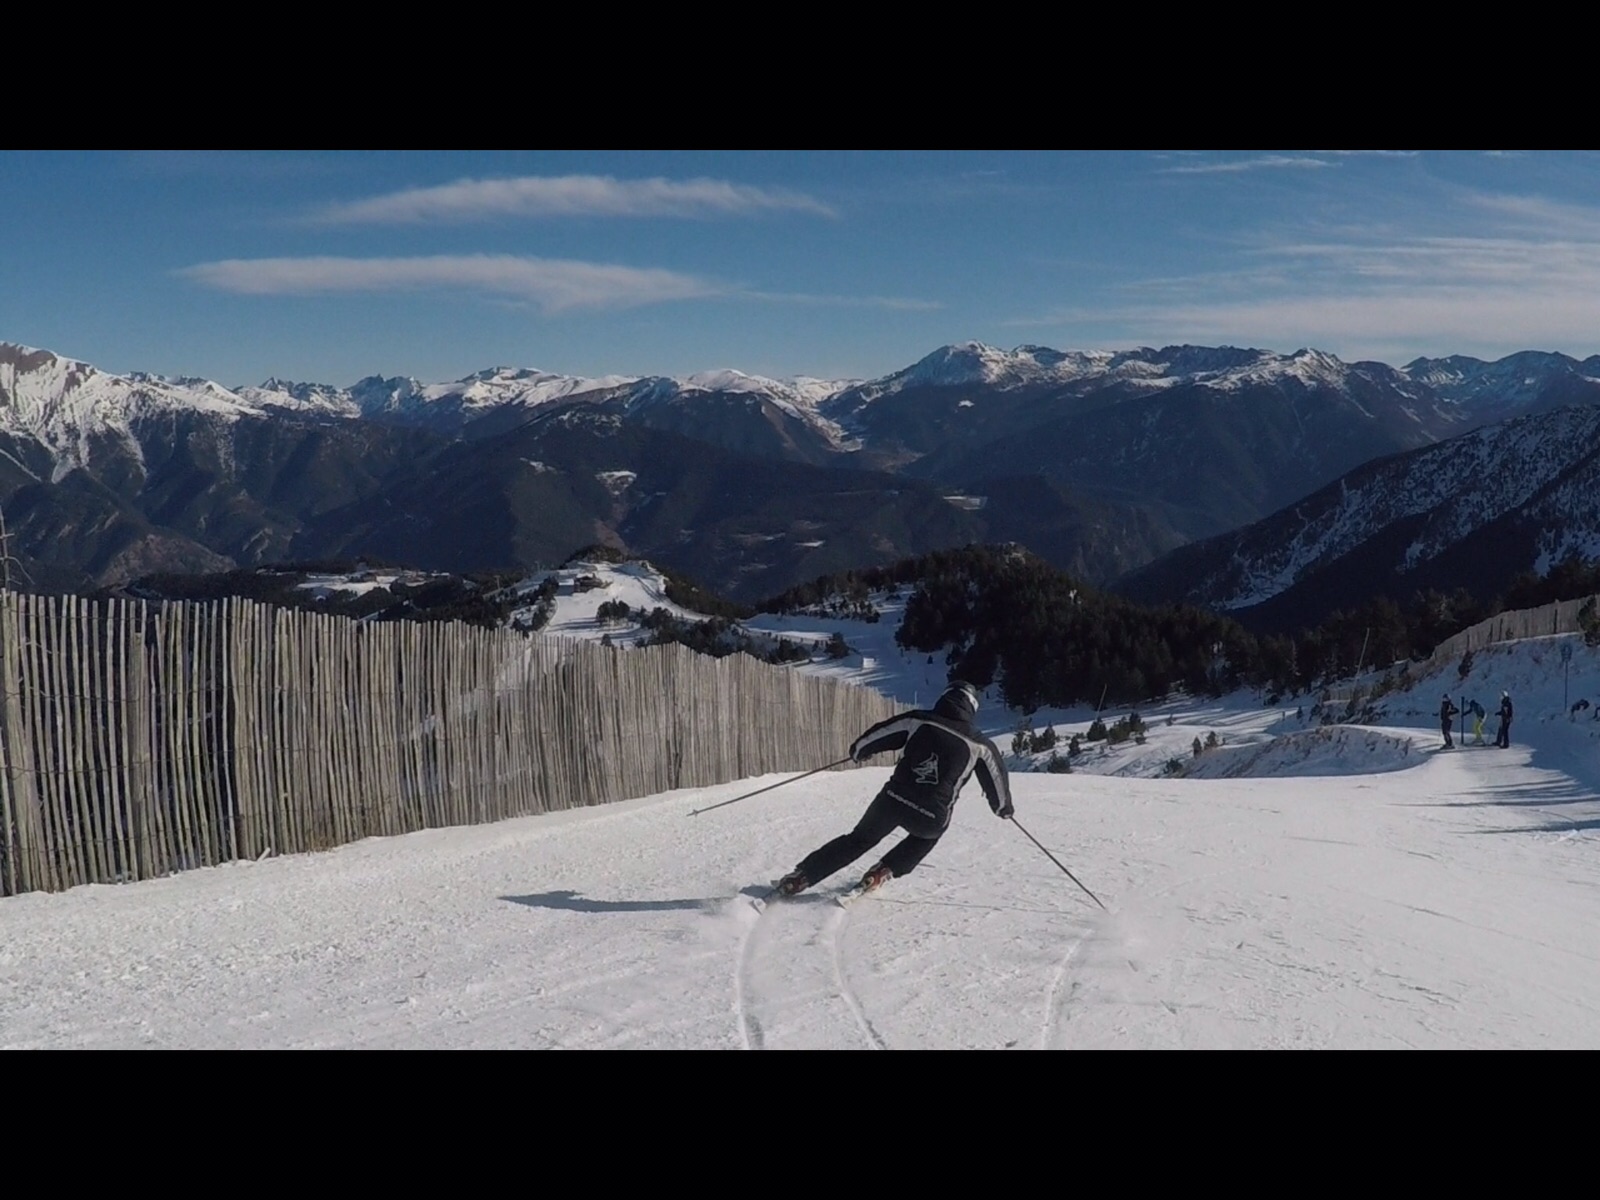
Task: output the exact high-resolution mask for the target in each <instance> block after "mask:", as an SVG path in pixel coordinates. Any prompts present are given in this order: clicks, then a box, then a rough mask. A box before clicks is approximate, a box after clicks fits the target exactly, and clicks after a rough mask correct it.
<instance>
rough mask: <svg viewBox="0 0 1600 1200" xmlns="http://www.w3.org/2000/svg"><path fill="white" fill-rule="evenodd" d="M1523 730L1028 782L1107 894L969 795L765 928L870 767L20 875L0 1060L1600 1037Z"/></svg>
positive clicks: (1563, 781)
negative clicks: (118, 882) (98, 873)
mask: <svg viewBox="0 0 1600 1200" xmlns="http://www.w3.org/2000/svg"><path fill="white" fill-rule="evenodd" d="M1526 665H1527V664H1526V663H1524V667H1526ZM1518 669H1519V670H1520V669H1523V668H1518ZM1589 669H1590V670H1591V672H1592V670H1593V667H1592V664H1591V665H1590V667H1589ZM1534 691H1535V690H1534V689H1533V687H1532V686H1531V680H1530V688H1529V695H1530V696H1531V695H1533V694H1534ZM1211 715H1212V716H1221V715H1225V714H1223V713H1222V712H1220V711H1219V710H1215V709H1214V710H1212V714H1211ZM1231 715H1232V716H1233V717H1234V718H1236V719H1239V720H1240V721H1241V722H1243V720H1244V718H1245V717H1246V716H1247V715H1248V714H1244V713H1241V712H1238V711H1233V712H1232V713H1231ZM1261 715H1262V714H1260V713H1257V718H1259V717H1260V716H1261ZM1530 726H1531V727H1532V728H1537V729H1539V730H1541V731H1542V733H1541V737H1542V738H1543V740H1541V741H1538V742H1536V743H1535V746H1534V748H1533V749H1529V748H1528V746H1527V745H1526V744H1525V743H1520V742H1519V743H1518V744H1516V745H1514V747H1513V749H1512V750H1510V751H1495V752H1490V751H1471V752H1466V753H1461V754H1458V755H1455V756H1451V755H1440V754H1425V753H1421V752H1420V749H1419V750H1415V751H1413V753H1412V754H1411V759H1412V765H1411V766H1410V767H1408V768H1406V769H1403V770H1385V771H1380V772H1376V773H1372V774H1368V775H1361V776H1348V775H1346V776H1338V777H1328V776H1317V775H1310V774H1302V775H1300V776H1298V777H1293V778H1289V779H1286V778H1281V777H1280V778H1273V779H1233V778H1224V779H1132V778H1108V777H1098V776H1092V775H1082V774H1079V775H1072V776H1052V775H1022V776H1018V777H1016V778H1015V780H1014V783H1015V791H1016V797H1017V814H1018V818H1019V819H1020V820H1021V821H1022V823H1023V825H1024V826H1025V827H1026V829H1027V831H1028V833H1030V834H1032V835H1033V836H1034V837H1036V838H1038V839H1039V840H1040V841H1041V842H1042V843H1043V844H1044V845H1045V846H1046V847H1048V848H1049V849H1051V851H1052V852H1053V853H1054V854H1056V855H1057V857H1058V858H1061V859H1062V860H1063V862H1064V863H1065V864H1066V865H1067V866H1068V868H1069V869H1070V870H1071V871H1072V872H1073V874H1074V875H1075V876H1076V877H1077V878H1078V879H1079V880H1080V881H1081V882H1082V884H1083V886H1084V887H1087V888H1088V889H1090V890H1091V891H1093V892H1094V893H1095V895H1096V896H1098V897H1099V898H1100V900H1101V901H1102V902H1103V903H1104V904H1105V905H1106V907H1107V909H1109V912H1102V911H1101V910H1100V909H1099V908H1097V907H1096V906H1095V905H1094V903H1093V901H1091V900H1090V899H1089V897H1088V896H1087V895H1085V893H1084V892H1083V891H1081V890H1080V889H1079V888H1078V886H1077V885H1075V884H1074V883H1073V882H1072V880H1070V879H1068V878H1067V877H1065V876H1064V875H1062V874H1061V873H1060V871H1059V870H1057V868H1056V867H1055V866H1054V865H1053V864H1052V863H1051V862H1050V861H1049V860H1048V859H1047V858H1045V857H1044V855H1042V854H1040V853H1039V852H1038V850H1037V849H1036V848H1035V847H1034V846H1033V844H1032V843H1031V842H1030V841H1029V840H1028V839H1027V838H1026V837H1025V836H1024V835H1023V833H1022V832H1021V830H1019V829H1016V828H1013V827H1010V826H1007V825H1005V824H1003V823H1001V822H999V821H996V820H995V819H994V818H993V816H992V815H990V813H989V812H988V811H987V809H986V808H985V806H984V805H983V804H982V802H981V800H979V799H977V798H976V796H972V797H963V800H962V802H961V804H960V805H958V807H957V810H956V818H955V821H954V823H953V825H952V827H951V830H950V832H949V834H948V835H947V836H946V838H945V839H944V841H943V842H942V843H941V845H940V846H939V847H938V848H937V849H936V850H935V851H934V853H933V854H932V855H931V856H930V857H929V859H928V860H927V861H926V863H925V865H924V867H923V868H922V869H921V870H919V871H917V872H916V873H914V874H912V875H910V876H908V877H906V878H905V879H901V880H895V881H893V882H891V883H890V884H889V885H888V887H886V888H885V889H884V891H883V892H882V893H880V894H879V895H878V896H876V897H872V898H869V899H867V900H865V901H863V902H861V903H860V904H857V905H855V906H854V907H852V908H850V909H842V908H839V907H837V906H835V905H833V904H831V903H830V902H829V901H828V896H829V894H831V891H832V890H833V888H834V887H835V886H843V885H844V884H845V883H847V882H849V880H850V879H851V878H853V875H852V874H851V873H850V872H843V873H841V875H840V876H839V877H837V879H836V880H830V881H828V882H827V884H825V885H824V886H823V887H822V888H820V889H819V890H818V892H817V893H816V894H815V895H807V896H805V897H802V898H801V899H800V900H798V901H796V902H793V903H790V904H785V905H774V906H769V908H768V909H767V911H766V912H765V913H764V914H758V913H757V912H756V910H755V909H754V908H753V907H752V906H751V905H750V904H749V903H748V902H747V900H746V899H745V898H744V894H746V893H749V892H752V891H754V890H756V889H757V887H758V886H759V885H760V884H761V883H762V882H763V881H764V880H767V879H770V878H772V877H774V876H775V875H776V874H778V873H780V872H782V871H783V870H784V869H786V868H787V867H788V866H790V865H791V864H792V863H793V862H794V861H795V860H796V859H798V858H799V857H800V856H802V855H803V854H805V853H806V852H807V851H809V850H810V849H811V848H813V847H814V846H815V845H817V844H819V843H820V842H822V841H824V840H826V839H827V838H830V837H832V836H834V835H835V834H837V833H839V832H842V831H843V830H845V829H847V828H849V827H850V825H851V824H852V823H853V822H854V820H855V819H856V817H857V815H858V814H859V813H860V811H861V810H862V808H863V806H864V805H865V804H866V802H867V800H868V799H869V798H870V796H871V795H872V794H873V792H874V790H875V789H876V788H877V787H878V786H879V784H881V783H882V781H883V780H884V779H885V778H886V777H887V768H886V767H870V768H866V769H862V770H859V771H852V772H846V773H841V774H838V775H831V776H824V777H817V778H813V779H807V780H803V781H800V782H797V783H794V784H792V785H791V786H788V787H783V788H778V789H774V790H772V791H769V792H765V793H763V794H762V795H759V796H755V797H752V798H750V799H748V800H745V801H741V802H740V803H739V804H735V805H729V806H726V807H723V808H720V809H717V810H715V811H713V812H705V813H702V814H700V815H692V813H693V810H695V809H698V808H704V807H706V806H708V805H711V804H715V803H718V802H720V801H723V800H728V799H732V798H734V797H736V796H739V795H741V794H742V793H744V792H748V791H749V790H751V789H753V788H755V787H758V786H762V785H765V784H769V783H776V782H780V781H781V779H782V778H784V777H781V776H775V777H769V778H762V779H752V780H746V781H741V782H739V783H735V784H727V785H723V786H720V787H715V788H707V789H703V790H698V791H684V792H676V793H669V794H665V795H662V796H656V797H646V798H643V799H640V800H637V801H630V802H625V803H622V804H617V805H612V806H608V807H606V808H604V809H591V810H584V811H579V812H571V813H563V814H558V815H551V816H545V817H534V818H527V819H523V820H517V821H510V822H506V823H504V824H501V825H495V826H487V827H476V828H466V829H445V830H433V831H428V832H425V833H419V834H414V835H410V836H407V837H401V838H390V839H370V840H368V841H365V842H362V843H359V844H357V845H353V846H347V847H343V848H340V849H337V850H334V851H331V852H329V853H327V854H319V855H306V856H301V857H294V858H288V859H281V860H269V861H265V862H261V863H253V864H249V865H238V866H228V867H220V868H215V869H208V870H199V871H194V872H190V873H187V874H184V875H181V876H177V877H173V878H171V879H167V880H157V881H151V882H147V883H143V884H139V885H136V886H132V887H123V888H117V887H86V888H79V889H75V890H74V891H72V892H70V893H66V894H62V895H41V894H34V895H25V896H21V897H14V898H10V899H7V900H5V901H4V902H0V1046H4V1047H7V1048H66V1047H72V1048H114V1047H141V1046H142V1047H152V1048H190V1047H193V1048H314V1047H326V1048H472V1049H489V1048H566V1049H598V1048H618V1049H621V1048H639V1049H667V1048H684V1049H701V1048H705V1049H716V1048H721V1049H743V1048H750V1049H802V1048H838V1049H876V1048H892V1049H914V1048H935V1049H960V1048H979V1049H1003V1048H1014V1049H1058V1048H1059V1049H1102V1048H1105V1049H1112V1048H1122V1049H1165V1048H1251V1049H1275V1048H1357V1049H1359V1048H1406V1047H1410V1048H1536V1047H1537V1048H1594V1047H1600V956H1597V955H1596V954H1594V952H1593V951H1592V949H1590V947H1591V946H1592V943H1593V932H1592V931H1593V929H1594V926H1595V923H1596V921H1597V920H1600V858H1597V856H1596V855H1595V853H1594V850H1595V845H1594V839H1595V837H1596V831H1597V830H1600V798H1597V796H1596V794H1595V792H1594V791H1593V789H1592V787H1590V786H1589V785H1587V784H1584V783H1583V782H1581V780H1579V779H1578V778H1577V777H1575V776H1573V775H1569V774H1565V773H1563V772H1562V771H1560V770H1559V769H1555V768H1554V767H1553V766H1552V765H1551V764H1552V763H1554V761H1555V759H1554V757H1553V756H1554V755H1555V754H1557V753H1558V752H1561V751H1562V750H1563V748H1565V747H1567V746H1568V744H1569V742H1571V743H1573V744H1581V742H1582V739H1581V737H1580V736H1579V735H1578V734H1577V733H1576V732H1575V730H1574V728H1573V727H1572V726H1565V727H1559V726H1561V723H1560V722H1547V723H1540V722H1538V721H1537V720H1533V719H1531V718H1530ZM1200 727H1202V726H1191V728H1200ZM1380 732H1382V731H1380ZM1568 735H1571V736H1570V737H1569V736H1568ZM1383 736H1393V737H1404V736H1416V737H1418V738H1420V739H1423V740H1424V741H1425V740H1426V739H1427V738H1428V737H1429V735H1428V733H1427V731H1426V730H1425V729H1424V730H1418V729H1413V728H1406V727H1403V726H1397V727H1393V728H1392V729H1391V730H1390V731H1389V732H1387V733H1384V734H1383ZM1547 758H1548V759H1549V761H1548V762H1547V761H1546V760H1547ZM862 865H869V863H867V862H866V861H864V862H863V864H862Z"/></svg>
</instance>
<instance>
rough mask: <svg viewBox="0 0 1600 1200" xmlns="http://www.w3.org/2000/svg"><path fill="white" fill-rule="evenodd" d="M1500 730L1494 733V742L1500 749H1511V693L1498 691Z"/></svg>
mask: <svg viewBox="0 0 1600 1200" xmlns="http://www.w3.org/2000/svg"><path fill="white" fill-rule="evenodd" d="M1498 715H1499V717H1500V730H1499V732H1498V733H1496V734H1495V735H1494V744H1495V745H1496V746H1499V747H1500V749H1502V750H1509V749H1511V693H1510V692H1501V693H1500V712H1499V714H1498Z"/></svg>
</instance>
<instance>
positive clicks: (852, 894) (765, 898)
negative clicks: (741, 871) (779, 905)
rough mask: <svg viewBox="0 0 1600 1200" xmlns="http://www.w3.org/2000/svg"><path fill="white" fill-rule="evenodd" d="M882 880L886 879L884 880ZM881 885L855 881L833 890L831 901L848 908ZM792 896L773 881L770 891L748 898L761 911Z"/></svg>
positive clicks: (802, 893) (790, 898)
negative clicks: (851, 884) (845, 886)
mask: <svg viewBox="0 0 1600 1200" xmlns="http://www.w3.org/2000/svg"><path fill="white" fill-rule="evenodd" d="M884 882H888V881H887V880H885V881H884ZM881 887H883V884H882V883H880V884H878V885H877V887H866V886H864V885H863V884H860V883H857V884H855V885H854V886H852V887H849V888H846V889H845V890H844V891H842V892H835V893H834V894H833V902H834V903H835V904H837V905H838V906H839V907H840V908H849V907H850V906H851V905H852V904H854V903H855V902H856V901H857V900H859V899H861V898H862V897H863V896H870V895H872V894H873V893H874V892H876V891H877V890H878V889H879V888H881ZM804 894H805V893H804V892H801V893H799V895H804ZM794 898H795V897H793V896H785V895H784V894H783V893H782V892H781V891H779V890H778V884H777V882H774V883H773V885H772V888H771V890H770V891H768V892H766V893H764V894H763V895H760V896H752V897H751V898H750V903H751V904H752V905H754V906H755V910H756V911H757V912H762V911H764V910H765V909H766V907H767V905H768V904H770V903H771V902H772V901H774V900H792V899H794Z"/></svg>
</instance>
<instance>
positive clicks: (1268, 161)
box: [1161, 154, 1339, 175]
mask: <svg viewBox="0 0 1600 1200" xmlns="http://www.w3.org/2000/svg"><path fill="white" fill-rule="evenodd" d="M1338 165H1339V164H1338V163H1331V162H1325V161H1324V160H1322V159H1320V158H1310V157H1307V156H1306V155H1301V154H1265V155H1262V156H1261V157H1259V158H1237V159H1232V160H1230V161H1228V162H1210V163H1195V164H1193V165H1192V166H1183V167H1162V168H1161V173H1162V174H1164V175H1217V174H1223V173H1228V172H1234V171H1263V170H1276V169H1282V168H1286V167H1287V168H1291V169H1300V168H1308V169H1312V170H1315V169H1316V168H1318V167H1336V166H1338Z"/></svg>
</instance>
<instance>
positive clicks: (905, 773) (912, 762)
mask: <svg viewBox="0 0 1600 1200" xmlns="http://www.w3.org/2000/svg"><path fill="white" fill-rule="evenodd" d="M977 712H978V689H977V688H975V687H973V686H972V685H971V684H970V683H963V682H961V681H960V680H954V681H952V682H951V683H950V685H949V687H947V688H946V689H945V692H944V694H943V695H942V696H940V697H939V700H938V702H937V703H936V704H935V705H934V706H933V709H932V710H931V711H929V710H927V709H914V710H912V711H911V712H907V713H901V714H900V715H899V716H895V717H890V718H889V719H888V720H886V721H879V722H878V723H877V724H876V725H874V726H872V727H871V728H870V729H868V730H867V731H866V732H865V733H863V734H862V735H861V736H860V737H858V738H857V739H856V740H855V742H854V743H853V744H852V745H851V747H850V757H851V758H852V759H854V760H855V761H856V762H861V761H863V760H864V759H867V758H870V757H871V756H872V755H874V754H881V753H883V752H884V751H885V750H899V749H900V748H901V747H904V748H905V752H904V753H903V754H901V756H900V761H899V762H898V763H897V764H896V766H895V769H894V774H893V775H891V776H890V777H889V782H888V783H886V784H884V785H883V788H882V789H881V790H880V791H879V792H878V794H877V796H875V797H874V798H873V800H872V803H871V804H869V805H868V806H867V811H866V812H865V813H863V814H862V815H861V820H860V821H859V822H857V824H856V827H855V828H854V829H852V830H851V831H850V832H849V833H846V834H841V835H840V836H839V837H836V838H834V839H833V840H832V841H831V842H828V843H826V844H824V845H822V846H819V847H818V848H817V849H816V850H813V851H812V852H811V853H810V854H808V855H807V856H806V857H805V858H803V859H801V860H800V862H799V864H798V865H796V867H795V869H794V870H793V871H791V872H789V874H787V875H785V876H784V877H783V878H782V879H780V880H779V881H778V883H777V885H776V886H775V888H774V894H775V895H778V896H794V895H798V894H799V893H800V892H803V891H805V890H806V889H807V888H808V887H811V886H813V885H814V884H817V883H821V882H822V881H823V880H824V879H826V878H827V877H828V876H829V875H832V874H833V873H834V872H835V871H837V870H839V869H840V868H841V867H845V866H848V865H849V864H850V863H852V862H854V861H855V860H856V859H858V858H860V857H861V856H862V855H863V854H865V853H866V852H867V851H868V850H870V849H872V847H874V846H876V845H877V844H878V843H879V842H881V841H883V839H884V838H886V837H888V836H889V835H890V834H891V833H893V832H894V831H895V830H896V829H903V830H905V832H906V836H905V837H904V838H903V839H901V841H900V842H899V843H897V844H896V845H895V846H893V847H892V848H891V849H890V850H889V852H888V853H887V854H885V855H884V856H883V858H882V859H880V860H879V861H878V864H877V865H876V866H875V867H873V868H872V869H871V870H870V871H868V872H867V873H866V874H865V875H863V876H862V877H861V883H860V884H859V885H858V886H859V887H860V888H861V890H862V891H864V892H870V891H873V890H875V889H877V888H879V887H882V886H883V884H884V883H886V882H888V881H889V880H890V879H893V878H894V877H895V876H897V875H909V874H910V873H911V872H912V871H913V870H915V869H916V866H917V864H918V863H920V862H921V861H922V860H923V859H924V858H925V857H927V854H928V852H929V851H930V850H932V849H933V848H934V846H935V845H937V844H938V841H939V839H940V838H941V837H943V836H944V832H945V830H946V829H948V828H949V827H950V816H951V813H952V812H953V811H954V809H955V803H956V797H957V796H958V795H960V792H961V789H962V787H963V786H965V784H966V782H967V780H968V779H970V778H971V777H972V776H974V775H976V776H977V778H978V785H979V786H980V787H981V788H982V789H983V794H984V796H985V797H987V799H988V801H989V807H990V808H991V809H993V810H994V814H995V815H996V816H997V817H1000V818H1002V819H1004V818H1007V817H1010V816H1011V814H1012V812H1013V811H1014V810H1013V808H1012V805H1011V786H1010V783H1009V781H1008V779H1007V776H1006V768H1005V763H1004V762H1003V761H1002V760H1001V758H1000V751H999V750H998V749H996V748H995V744H994V743H993V742H992V741H990V740H989V739H988V738H987V737H985V736H984V735H983V734H982V733H980V732H978V729H977V727H976V726H974V725H973V723H972V719H973V717H975V716H976V715H977Z"/></svg>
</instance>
